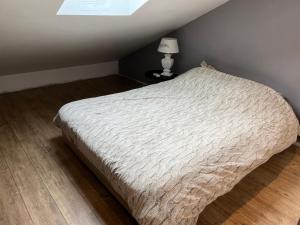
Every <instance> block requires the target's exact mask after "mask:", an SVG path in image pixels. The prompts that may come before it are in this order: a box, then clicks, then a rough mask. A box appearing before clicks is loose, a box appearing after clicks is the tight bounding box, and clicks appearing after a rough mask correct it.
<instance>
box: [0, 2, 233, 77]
mask: <svg viewBox="0 0 300 225" xmlns="http://www.w3.org/2000/svg"><path fill="white" fill-rule="evenodd" d="M227 1H228V0H149V1H148V2H147V3H146V4H145V5H144V6H143V7H142V8H141V9H139V10H138V11H137V12H136V13H134V14H133V15H132V16H122V17H110V16H57V15H56V13H57V11H58V9H59V7H60V6H61V4H62V2H63V1H62V0H43V1H41V0H26V1H20V0H1V6H0V75H4V74H11V73H19V72H29V71H34V70H41V69H50V68H58V67H64V66H72V65H81V64H89V63H96V62H104V61H110V60H117V59H120V58H121V57H123V56H125V55H127V54H129V53H131V52H133V51H135V50H137V49H138V48H140V47H143V46H145V45H147V44H148V43H150V42H152V41H153V40H155V39H157V38H158V37H160V36H162V35H164V34H167V33H169V32H170V31H173V30H175V29H177V28H179V27H181V26H183V25H184V24H186V23H188V22H190V21H192V20H194V19H195V18H197V17H199V16H201V15H203V14H205V13H207V12H209V11H211V10H212V9H214V8H216V7H218V6H220V5H222V4H224V3H225V2H227Z"/></svg>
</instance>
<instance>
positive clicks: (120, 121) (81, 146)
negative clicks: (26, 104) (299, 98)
mask: <svg viewBox="0 0 300 225" xmlns="http://www.w3.org/2000/svg"><path fill="white" fill-rule="evenodd" d="M55 123H56V124H57V125H58V126H59V127H60V128H61V129H62V132H63V135H64V137H65V139H66V141H67V142H68V143H69V144H70V146H71V147H72V149H74V151H75V152H76V153H77V154H78V155H79V156H80V157H81V158H82V159H83V160H84V161H85V162H86V163H87V165H88V166H89V167H90V168H91V169H92V170H93V171H94V172H95V173H96V174H97V175H98V177H99V178H100V180H101V181H102V182H103V183H104V184H105V185H106V186H107V187H108V188H109V190H110V191H111V192H112V193H113V194H114V195H115V196H116V197H117V199H119V201H120V202H121V203H122V204H123V205H124V206H125V207H126V208H127V209H128V211H129V212H130V213H131V214H132V215H133V217H134V218H135V219H136V220H137V222H138V223H139V224H140V225H175V224H176V225H195V224H196V223H197V219H198V217H199V214H200V213H201V212H202V211H203V209H204V208H205V207H206V206H207V205H208V204H209V203H211V202H212V201H214V200H215V199H216V198H217V197H219V196H221V195H223V194H225V193H227V192H229V191H230V190H231V189H232V188H233V187H234V186H235V185H236V184H237V183H238V182H239V181H240V180H241V179H242V178H243V177H245V176H246V175H247V174H248V173H250V172H251V171H252V170H254V169H255V168H256V167H258V166H259V165H261V164H263V163H265V162H266V161H267V160H268V159H269V158H270V157H272V156H273V155H274V154H277V153H279V152H281V151H283V150H285V149H286V148H288V147H289V146H290V145H292V144H293V143H294V142H295V141H296V138H297V131H298V126H299V123H298V120H297V118H296V116H295V114H294V112H293V110H292V108H291V107H290V106H289V104H288V103H287V102H286V101H285V100H284V99H283V98H282V97H281V96H280V94H278V93H277V92H276V91H274V90H273V89H271V88H269V87H266V86H264V85H262V84H259V83H256V82H253V81H250V80H246V79H243V78H238V77H235V76H231V75H228V74H225V73H222V72H219V71H217V70H214V69H210V68H202V67H199V68H194V69H192V70H190V71H188V72H186V73H184V74H182V75H180V76H179V77H177V78H175V79H173V80H171V81H166V82H163V83H159V84H155V85H150V86H146V87H143V88H139V89H135V90H131V91H127V92H124V93H118V94H113V95H108V96H102V97H97V98H91V99H84V100H80V101H76V102H72V103H69V104H67V105H65V106H63V107H62V108H61V109H60V110H59V113H58V115H57V116H56V118H55Z"/></svg>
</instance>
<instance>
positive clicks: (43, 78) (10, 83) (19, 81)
mask: <svg viewBox="0 0 300 225" xmlns="http://www.w3.org/2000/svg"><path fill="white" fill-rule="evenodd" d="M118 73H119V66H118V62H117V61H113V62H105V63H98V64H92V65H84V66H74V67H65V68H60V69H52V70H43V71H36V72H29V73H20V74H12V75H6V76H0V93H5V92H13V91H19V90H24V89H29V88H36V87H41V86H47V85H51V84H59V83H67V82H71V81H76V80H84V79H90V78H96V77H103V76H107V75H112V74H118Z"/></svg>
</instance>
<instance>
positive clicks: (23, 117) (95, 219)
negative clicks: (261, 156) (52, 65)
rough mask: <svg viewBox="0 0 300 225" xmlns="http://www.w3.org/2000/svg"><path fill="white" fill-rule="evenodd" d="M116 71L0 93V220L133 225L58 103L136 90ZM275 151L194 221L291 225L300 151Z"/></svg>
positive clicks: (299, 191) (202, 224) (299, 206)
mask: <svg viewBox="0 0 300 225" xmlns="http://www.w3.org/2000/svg"><path fill="white" fill-rule="evenodd" d="M140 86H141V84H139V83H136V82H134V81H132V80H129V79H127V78H125V77H121V76H117V75H114V76H109V77H105V78H99V79H93V80H86V81H79V82H74V83H69V84H63V85H54V86H49V87H43V88H38V89H32V90H26V91H21V92H16V93H10V94H4V95H0V103H1V104H0V159H1V162H0V175H1V180H0V224H1V225H2V224H4V225H6V224H7V225H10V224H35V225H40V224H42V225H44V224H74V225H77V224H78V225H90V224H91V225H92V224H103V225H137V223H136V222H135V221H134V219H133V218H132V217H131V216H130V215H129V214H128V213H127V212H126V210H125V209H124V208H123V207H122V206H121V205H120V204H119V203H118V202H117V201H116V200H115V198H114V197H113V196H112V195H111V194H110V193H109V192H108V191H107V190H106V189H105V187H104V186H103V185H102V184H101V183H100V182H99V181H98V180H97V178H96V177H95V176H94V174H92V172H91V171H90V170H88V168H87V167H86V166H85V165H84V164H83V163H82V162H81V161H80V160H79V159H78V158H77V157H76V156H75V155H74V153H73V152H72V151H71V150H70V148H69V147H68V146H67V145H66V144H65V143H64V142H63V139H62V137H61V132H60V130H59V129H58V128H56V127H55V126H54V124H53V123H52V119H53V117H54V116H55V114H56V113H57V111H58V109H59V108H60V107H61V106H63V105H64V104H66V103H68V102H71V101H76V100H80V99H83V98H89V97H96V96H100V95H107V94H112V93H116V92H121V91H126V90H130V89H133V88H138V87H140ZM299 150H300V149H299V148H297V147H291V148H289V149H288V150H286V151H284V152H283V153H280V154H278V155H276V156H274V157H273V158H272V159H271V160H270V161H269V162H267V163H266V164H264V165H262V166H261V167H259V168H258V169H256V170H255V171H254V172H252V173H251V174H249V175H248V176H247V177H246V178H245V179H243V180H242V181H241V182H240V183H239V184H238V185H237V186H236V187H235V188H234V189H233V190H232V191H231V192H229V193H228V194H226V195H224V196H222V197H220V198H218V199H217V200H216V201H215V202H213V203H212V204H210V205H209V206H208V207H207V208H206V209H205V210H204V212H203V213H202V214H201V215H200V217H199V221H198V225H210V224H212V225H221V224H226V225H232V224H241V225H242V224H243V225H251V224H253V225H254V224H255V225H256V224H258V225H271V224H283V225H294V224H297V222H298V220H299V217H300V152H299Z"/></svg>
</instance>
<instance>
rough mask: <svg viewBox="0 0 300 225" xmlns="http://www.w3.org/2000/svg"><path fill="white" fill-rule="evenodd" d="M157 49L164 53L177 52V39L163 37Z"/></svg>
mask: <svg viewBox="0 0 300 225" xmlns="http://www.w3.org/2000/svg"><path fill="white" fill-rule="evenodd" d="M158 51H159V52H161V53H166V54H175V53H179V47H178V41H177V39H176V38H163V39H162V40H161V42H160V45H159V47H158Z"/></svg>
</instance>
